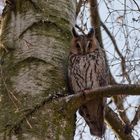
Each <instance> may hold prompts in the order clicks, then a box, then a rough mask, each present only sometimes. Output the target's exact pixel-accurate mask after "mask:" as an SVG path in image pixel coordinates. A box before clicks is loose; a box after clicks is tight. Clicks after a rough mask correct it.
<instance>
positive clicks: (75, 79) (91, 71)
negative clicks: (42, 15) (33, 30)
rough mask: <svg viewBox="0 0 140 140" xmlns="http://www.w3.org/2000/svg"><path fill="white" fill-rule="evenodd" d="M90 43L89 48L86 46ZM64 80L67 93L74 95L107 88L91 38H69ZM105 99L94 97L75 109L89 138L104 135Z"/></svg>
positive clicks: (98, 50) (100, 58)
mask: <svg viewBox="0 0 140 140" xmlns="http://www.w3.org/2000/svg"><path fill="white" fill-rule="evenodd" d="M89 43H90V44H89ZM68 77H69V82H70V83H71V89H72V90H73V91H74V93H75V94H76V93H78V92H80V91H83V90H85V89H94V88H97V87H101V86H105V85H107V69H106V65H105V58H104V53H103V51H102V49H101V48H100V46H99V43H98V42H97V40H96V38H95V37H94V36H92V37H91V36H90V37H89V36H85V35H84V36H83V35H80V36H77V37H73V39H72V45H71V49H70V55H69V66H68ZM105 104H106V99H105V98H101V97H96V98H95V99H93V100H92V101H90V102H88V103H86V104H85V105H82V106H81V107H80V108H79V113H80V115H81V116H82V117H83V118H84V119H85V121H86V123H87V124H88V126H89V128H90V132H91V134H92V135H95V136H98V137H102V136H103V134H104V133H105V124H104V107H105Z"/></svg>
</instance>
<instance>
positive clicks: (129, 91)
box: [64, 84, 140, 108]
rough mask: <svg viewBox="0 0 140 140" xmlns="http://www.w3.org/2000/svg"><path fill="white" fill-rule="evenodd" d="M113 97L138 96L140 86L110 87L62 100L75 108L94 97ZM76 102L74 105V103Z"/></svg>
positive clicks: (87, 91) (84, 92) (88, 91)
mask: <svg viewBox="0 0 140 140" xmlns="http://www.w3.org/2000/svg"><path fill="white" fill-rule="evenodd" d="M115 95H140V85H127V84H126V85H121V84H120V85H110V86H105V87H99V88H96V89H91V90H85V91H83V92H81V93H77V94H73V95H69V96H67V97H64V100H66V101H68V102H71V103H72V104H75V107H76V108H79V107H80V106H81V105H83V104H85V103H87V102H88V101H91V100H92V99H94V98H95V97H110V96H115ZM75 102H76V103H75Z"/></svg>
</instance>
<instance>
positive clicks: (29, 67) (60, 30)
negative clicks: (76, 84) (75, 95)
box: [0, 0, 76, 140]
mask: <svg viewBox="0 0 140 140" xmlns="http://www.w3.org/2000/svg"><path fill="white" fill-rule="evenodd" d="M75 5H76V2H75V1H74V0H57V1H54V0H47V1H46V0H40V1H36V0H35V1H32V0H27V1H22V0H16V1H15V6H14V9H10V10H9V9H8V10H7V13H5V14H4V16H3V19H2V34H1V42H2V45H3V46H4V47H5V49H4V50H3V49H2V48H1V51H5V50H6V51H5V53H4V56H3V61H4V63H3V64H2V65H1V78H2V80H1V81H2V84H1V89H0V94H1V100H0V108H1V111H0V132H1V134H0V139H5V140H7V139H9V138H11V140H14V139H19V140H22V139H23V140H26V139H31V140H32V139H40V140H45V139H54V140H55V139H72V136H73V133H72V132H73V129H74V113H71V114H69V116H71V117H70V118H71V119H70V118H69V119H68V118H67V113H68V111H66V110H65V109H64V110H65V111H64V112H63V111H62V110H61V109H62V103H60V102H58V101H56V102H50V103H47V104H45V105H43V107H40V108H39V110H37V111H34V113H31V116H30V115H29V116H28V117H27V118H24V119H23V120H24V121H21V122H20V120H21V118H22V117H24V115H25V114H26V113H27V112H30V110H32V109H33V108H34V107H36V105H37V104H40V102H42V101H43V100H44V98H46V97H48V96H49V95H50V94H51V95H52V94H56V93H64V94H66V92H67V89H66V88H67V87H66V72H67V70H66V65H67V56H68V51H69V46H70V38H71V33H70V30H71V28H72V26H73V24H74V18H75V15H74V13H75ZM7 8H8V7H7ZM18 123H19V124H18ZM13 126H16V127H17V126H18V127H17V128H13ZM11 128H13V129H12V131H9V130H11ZM13 132H14V133H13ZM9 134H10V135H9Z"/></svg>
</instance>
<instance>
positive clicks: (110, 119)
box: [105, 107, 134, 140]
mask: <svg viewBox="0 0 140 140" xmlns="http://www.w3.org/2000/svg"><path fill="white" fill-rule="evenodd" d="M105 119H106V121H107V123H108V124H109V125H110V127H111V128H112V129H113V131H114V132H115V133H116V134H117V136H118V138H119V140H134V138H133V136H132V135H131V134H129V135H126V133H125V125H124V124H123V123H122V122H121V120H120V119H119V118H118V115H117V114H116V113H115V112H114V111H113V110H112V109H111V108H109V107H107V108H106V113H105Z"/></svg>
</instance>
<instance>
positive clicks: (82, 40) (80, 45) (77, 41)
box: [70, 28, 99, 55]
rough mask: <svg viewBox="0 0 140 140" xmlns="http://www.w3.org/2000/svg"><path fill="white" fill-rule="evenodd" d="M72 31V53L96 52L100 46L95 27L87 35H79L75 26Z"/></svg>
mask: <svg viewBox="0 0 140 140" xmlns="http://www.w3.org/2000/svg"><path fill="white" fill-rule="evenodd" d="M72 33H73V38H72V42H71V48H70V52H71V53H72V54H78V55H85V54H88V53H92V52H94V51H95V49H97V48H98V47H99V44H98V42H97V39H96V38H95V33H94V30H93V29H91V30H90V31H89V33H88V34H87V35H79V34H78V33H77V32H76V31H75V29H74V28H73V29H72Z"/></svg>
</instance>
